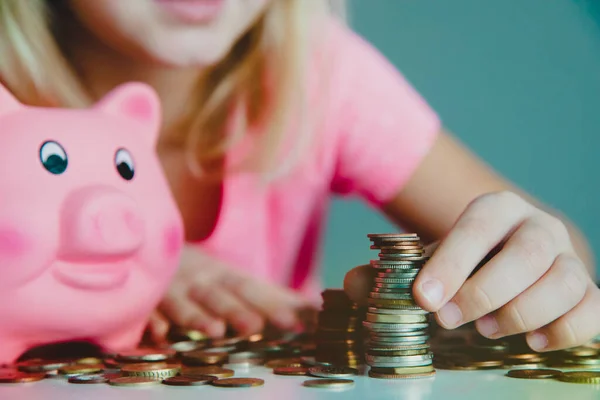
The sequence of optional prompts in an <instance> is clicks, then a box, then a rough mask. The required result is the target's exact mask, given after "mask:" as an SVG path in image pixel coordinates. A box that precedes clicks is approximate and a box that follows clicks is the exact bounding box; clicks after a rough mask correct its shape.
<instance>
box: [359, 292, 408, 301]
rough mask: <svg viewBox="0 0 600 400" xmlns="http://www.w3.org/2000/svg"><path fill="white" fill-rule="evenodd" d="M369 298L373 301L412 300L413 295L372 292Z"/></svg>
mask: <svg viewBox="0 0 600 400" xmlns="http://www.w3.org/2000/svg"><path fill="white" fill-rule="evenodd" d="M369 298H371V299H389V300H412V298H413V295H412V293H410V292H408V293H406V292H404V293H377V292H371V293H369Z"/></svg>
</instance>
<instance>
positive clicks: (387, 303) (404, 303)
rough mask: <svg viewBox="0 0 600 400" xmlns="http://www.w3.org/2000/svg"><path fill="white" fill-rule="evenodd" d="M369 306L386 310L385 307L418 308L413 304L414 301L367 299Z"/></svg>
mask: <svg viewBox="0 0 600 400" xmlns="http://www.w3.org/2000/svg"><path fill="white" fill-rule="evenodd" d="M367 301H368V303H369V305H374V306H375V307H380V308H386V307H387V306H412V307H418V306H417V304H416V303H415V301H414V299H375V298H368V299H367Z"/></svg>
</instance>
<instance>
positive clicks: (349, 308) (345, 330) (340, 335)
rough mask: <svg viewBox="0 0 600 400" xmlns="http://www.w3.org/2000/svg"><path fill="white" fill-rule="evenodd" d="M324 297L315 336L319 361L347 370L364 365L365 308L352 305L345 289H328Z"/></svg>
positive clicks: (316, 357)
mask: <svg viewBox="0 0 600 400" xmlns="http://www.w3.org/2000/svg"><path fill="white" fill-rule="evenodd" d="M321 296H322V298H323V308H322V310H321V311H320V312H319V316H318V324H317V330H316V333H315V342H316V349H315V359H316V361H318V362H320V363H328V364H332V365H336V366H348V367H356V366H357V365H359V364H362V363H363V362H364V358H363V356H364V343H363V340H364V339H363V338H364V335H363V327H362V321H363V320H364V319H365V313H366V310H365V308H362V307H358V306H357V305H356V304H355V303H353V302H352V301H351V300H350V299H349V298H348V296H347V295H346V293H345V292H344V291H343V290H342V289H327V290H325V291H324V292H323V293H321Z"/></svg>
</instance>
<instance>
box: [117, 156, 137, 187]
mask: <svg viewBox="0 0 600 400" xmlns="http://www.w3.org/2000/svg"><path fill="white" fill-rule="evenodd" d="M115 165H116V167H117V171H118V172H119V175H121V177H122V178H123V179H125V180H127V181H130V180H132V179H133V175H134V169H133V157H131V154H130V153H129V152H128V151H127V150H125V149H119V150H117V154H115Z"/></svg>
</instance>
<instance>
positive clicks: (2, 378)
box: [0, 368, 46, 383]
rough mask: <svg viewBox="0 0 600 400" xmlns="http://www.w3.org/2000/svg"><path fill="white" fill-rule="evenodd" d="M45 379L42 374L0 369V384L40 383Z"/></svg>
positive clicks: (44, 375)
mask: <svg viewBox="0 0 600 400" xmlns="http://www.w3.org/2000/svg"><path fill="white" fill-rule="evenodd" d="M45 377H46V374H45V373H42V372H32V373H27V372H22V371H19V370H17V369H13V368H0V383H25V382H35V381H41V380H42V379H44V378H45Z"/></svg>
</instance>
